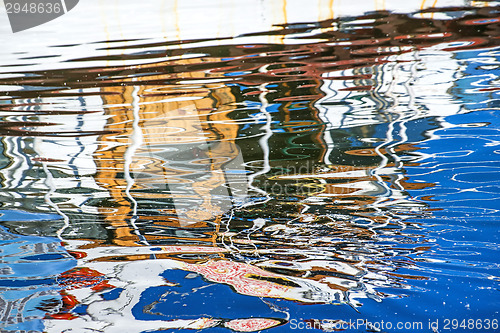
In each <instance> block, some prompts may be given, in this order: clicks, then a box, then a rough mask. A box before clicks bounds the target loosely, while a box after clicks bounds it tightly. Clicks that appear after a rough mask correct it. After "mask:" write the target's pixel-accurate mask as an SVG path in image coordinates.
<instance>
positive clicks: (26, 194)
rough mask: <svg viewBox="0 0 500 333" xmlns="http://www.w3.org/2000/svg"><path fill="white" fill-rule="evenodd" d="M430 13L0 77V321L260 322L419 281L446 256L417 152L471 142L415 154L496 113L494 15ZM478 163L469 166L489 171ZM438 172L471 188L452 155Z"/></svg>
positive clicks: (298, 28) (158, 326) (407, 289)
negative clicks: (451, 163) (1, 261)
mask: <svg viewBox="0 0 500 333" xmlns="http://www.w3.org/2000/svg"><path fill="white" fill-rule="evenodd" d="M448 11H449V13H452V14H453V15H450V16H451V17H453V18H452V19H447V20H441V19H436V18H433V17H432V15H433V14H439V13H433V12H432V11H423V12H421V13H418V14H415V15H402V14H391V13H388V12H377V13H374V14H370V15H364V16H361V17H353V18H341V19H335V20H328V21H322V22H312V23H308V24H293V25H283V27H282V30H279V31H277V32H276V31H274V32H263V33H257V34H253V35H252V36H256V37H259V36H269V35H280V36H282V37H283V43H282V44H244V43H239V42H238V40H239V39H238V38H235V40H234V45H225V46H215V45H216V44H217V40H208V41H196V40H194V41H183V42H182V47H181V45H180V44H181V43H179V45H176V44H174V43H169V44H165V45H158V44H157V43H153V44H145V43H144V42H142V41H137V43H136V44H133V45H131V44H128V46H113V47H109V46H107V49H108V50H116V49H118V50H120V51H121V52H122V53H123V54H122V55H121V56H120V59H122V60H126V61H129V64H128V65H127V66H107V67H88V68H84V69H82V68H79V67H81V66H75V68H69V69H64V70H58V71H56V70H46V71H34V72H29V71H22V70H20V71H18V72H16V73H14V74H13V76H12V77H4V78H2V79H0V86H8V87H15V88H16V89H5V92H4V94H3V96H4V97H3V98H2V99H1V100H0V101H1V102H0V117H1V118H2V119H1V122H0V134H1V135H2V141H1V143H2V144H1V145H0V149H1V155H0V166H1V168H0V184H1V192H0V196H1V204H0V208H1V210H0V214H1V216H0V221H1V222H2V225H3V226H4V227H5V228H6V229H5V230H4V231H2V234H1V235H0V236H1V237H3V238H2V241H3V242H2V254H3V255H4V256H6V257H9V258H13V259H12V260H14V261H15V262H14V261H13V262H10V261H7V264H8V265H5V266H3V267H2V269H1V272H2V273H1V274H2V276H3V277H2V278H1V279H0V282H1V288H2V289H1V290H2V293H3V295H4V296H2V298H1V299H0V301H1V302H2V304H9V306H8V307H4V308H6V309H8V310H4V312H3V313H1V312H0V314H1V315H2V316H0V317H1V318H6V319H2V321H3V323H4V327H5V328H6V329H7V330H9V331H15V330H17V329H25V330H28V329H30V330H34V331H42V330H45V331H51V332H52V331H53V332H55V331H63V330H72V329H73V330H74V329H75V327H79V328H82V329H83V328H85V329H86V330H98V331H106V332H113V331H120V330H121V331H123V330H125V331H127V332H142V331H148V330H149V331H152V330H168V329H181V328H186V329H204V328H213V327H226V328H230V329H233V330H235V331H258V330H262V329H266V328H271V327H275V326H279V327H282V328H283V327H286V326H284V324H286V323H287V321H288V320H290V318H296V317H297V316H299V315H302V314H305V315H306V316H309V317H310V318H315V319H321V318H319V317H321V316H322V317H323V318H326V317H325V316H330V315H331V311H340V310H331V306H337V305H342V304H344V305H349V306H350V307H349V308H354V309H357V311H361V310H360V309H362V308H363V306H364V305H366V304H370V303H369V301H368V300H374V301H376V302H381V301H382V300H385V299H393V298H394V299H398V298H402V297H410V296H411V295H413V294H415V293H418V292H421V291H424V290H426V288H427V287H424V286H423V285H422V284H421V283H420V282H422V281H423V282H424V283H427V281H432V280H436V279H438V277H439V276H438V275H437V274H435V273H434V274H433V273H429V270H428V269H427V267H429V266H428V265H432V264H437V263H439V264H441V263H442V262H443V259H442V258H438V257H433V256H434V253H436V252H438V250H437V249H436V248H437V247H441V248H442V249H445V246H443V245H442V244H439V245H436V236H430V235H429V234H428V232H429V233H431V231H429V230H427V229H426V228H431V227H429V226H428V222H426V220H428V219H429V218H431V217H437V216H440V215H439V214H440V210H442V209H444V208H443V207H438V208H436V207H435V206H433V202H435V201H436V200H437V199H433V197H432V196H433V195H435V194H436V193H438V194H439V191H440V190H441V189H442V187H438V181H435V180H433V178H432V177H426V175H428V174H432V173H433V172H438V171H436V169H437V168H439V167H440V166H439V165H436V164H433V163H434V162H432V161H429V156H431V154H433V155H432V156H431V157H432V158H440V157H445V158H448V157H451V158H454V157H457V158H462V157H466V156H468V155H467V154H468V152H474V151H475V150H476V149H477V147H475V148H474V149H472V148H471V149H470V150H461V151H458V152H457V151H451V152H449V151H443V150H439V149H438V151H437V152H426V150H425V149H423V148H429V149H430V150H432V147H426V145H431V146H432V142H433V141H436V140H438V141H439V140H443V138H441V137H440V136H439V135H440V134H438V133H439V131H442V130H444V129H449V128H452V127H453V126H452V125H451V124H450V119H452V118H450V117H453V116H456V115H463V114H468V113H469V112H471V111H475V112H476V113H477V114H479V113H480V112H481V111H487V110H489V109H492V108H494V107H497V106H498V105H497V104H498V103H497V101H498V98H497V97H496V95H494V94H495V93H496V91H497V88H496V86H497V85H498V72H497V71H490V69H492V68H493V67H494V68H495V69H497V68H498V50H497V48H496V47H497V46H498V41H499V39H498V29H497V25H496V23H497V21H496V20H497V18H496V16H497V15H498V10H497V9H496V8H481V9H474V8H451V9H448ZM440 13H444V12H440ZM431 14H432V15H431ZM429 16H430V17H429ZM246 37H248V36H241V37H240V38H241V39H242V40H244V38H246ZM288 41H290V42H289V43H288ZM161 46H168V47H167V48H165V50H164V49H162V51H157V50H158V47H161ZM98 47H103V45H99V44H98ZM138 49H140V50H141V53H140V54H138V53H137V50H138ZM148 50H149V51H148ZM152 50H155V51H154V52H153V51H152ZM464 50H466V51H467V52H470V53H473V55H470V54H469V56H468V57H463V58H461V56H460V55H463V54H466V53H460V52H462V51H464ZM458 51H460V52H458ZM472 57H474V58H475V60H474V61H475V64H476V63H481V66H483V69H482V70H480V71H478V72H477V73H476V72H474V71H475V70H477V69H473V70H472V69H471V68H472V67H474V66H472V65H471V64H470V62H472V60H471V58H472ZM114 58H115V56H114V55H113V56H109V57H106V56H103V57H100V58H99V59H96V58H91V57H89V58H81V59H74V60H73V61H74V62H76V63H78V64H81V63H85V62H89V63H90V62H91V61H96V60H109V61H111V60H113V59H114ZM136 60H140V61H139V62H140V64H139V63H137V64H136V63H134V61H136ZM488 66H489V67H488ZM474 68H476V67H474ZM479 87H480V88H479ZM471 89H473V93H480V94H481V95H480V96H479V97H477V98H478V100H477V101H476V100H474V99H473V100H468V99H467V98H472V97H471V96H472V93H471V91H470V90H471ZM450 92H452V93H450ZM485 118H487V119H485V120H484V121H483V120H477V122H473V123H469V124H468V127H467V128H476V127H478V128H481V127H487V126H488V124H489V123H488V122H489V121H491V119H490V118H489V117H485ZM495 135H496V136H495ZM495 135H492V136H491V138H489V139H488V140H490V143H491V144H490V146H495V145H496V144H497V143H498V140H497V139H498V138H497V134H495ZM487 137H488V134H484V138H487ZM451 139H454V138H451ZM440 142H441V141H440ZM434 149H436V148H434ZM440 149H443V148H440ZM444 149H445V150H446V147H445V148H444ZM496 154H497V155H498V153H496ZM489 158H490V160H488V161H482V163H483V164H485V165H486V167H487V168H488V169H487V170H488V171H487V172H485V173H481V172H480V175H478V177H482V176H487V177H489V178H490V179H492V180H495V179H496V178H495V179H493V178H494V177H495V176H494V173H493V172H494V171H495V170H496V169H495V168H496V166H495V167H492V165H491V164H493V163H497V161H498V157H496V156H495V155H494V153H492V154H491V156H490V157H489ZM491 162H493V163H491ZM460 167H462V166H460ZM408 170H413V173H411V172H409V171H408ZM492 170H493V171H492ZM451 171H453V169H451ZM453 177H454V179H455V180H456V181H458V182H470V183H472V184H473V185H472V186H471V187H470V188H469V189H470V191H477V188H478V187H477V184H478V180H477V178H474V175H473V173H472V172H471V170H470V169H466V170H465V171H464V172H458V173H456V174H455V175H454V176H453ZM496 180H498V179H496ZM479 184H480V185H481V186H483V185H484V184H483V183H480V182H479ZM433 191H434V192H433ZM488 191H490V192H488ZM491 191H493V192H491ZM495 191H496V190H494V189H487V191H486V192H485V193H496V194H498V191H496V192H495ZM426 193H427V194H426ZM430 193H432V195H431V194H430ZM414 194H416V195H414ZM447 202H448V203H450V202H451V201H447ZM443 206H446V204H443ZM488 208H489V209H492V210H495V209H496V208H495V207H488ZM467 209H468V212H470V211H471V210H470V207H468V208H467ZM16 214H17V215H16ZM35 214H36V216H39V217H44V218H43V219H41V218H37V219H35V218H34V216H35ZM51 214H52V215H51ZM494 214H496V211H495V212H494ZM495 216H496V215H495ZM36 236H43V238H42V237H40V238H39V239H38V238H37V239H34V237H36ZM26 237H27V238H26ZM30 237H31V238H30ZM47 237H58V238H59V239H60V240H61V241H62V245H57V244H56V243H54V241H53V240H54V239H51V238H47ZM14 239H15V240H16V241H11V240H14ZM49 240H50V242H52V243H48V242H49ZM20 242H28V245H27V248H30V247H31V246H34V248H35V249H38V248H39V247H40V246H42V245H40V244H46V243H48V244H52V245H50V246H52V247H51V248H50V249H48V250H45V251H41V250H40V251H39V250H33V251H34V252H33V251H32V252H33V253H34V254H33V253H31V252H29V251H27V253H24V252H23V253H22V254H19V253H20V252H15V251H18V248H24V247H23V246H24V245H19V244H20ZM43 246H45V245H43ZM43 246H42V247H43ZM47 246H48V245H47ZM476 246H479V247H480V245H476ZM488 246H490V245H488ZM480 250H484V249H481V248H480ZM30 251H31V250H30ZM28 252H29V253H28ZM11 253H13V254H11ZM21 255H22V257H21ZM441 255H443V253H441ZM18 257H19V258H18ZM18 261H20V262H22V263H24V264H25V263H28V264H30V265H32V262H33V261H36V262H37V263H38V262H40V263H41V264H40V265H39V266H40V267H45V266H47V267H51V269H50V270H49V269H45V268H44V269H43V272H40V273H37V276H34V275H33V273H29V274H28V273H27V272H25V271H18V270H16V266H15V265H17V264H18ZM12 267H14V270H12ZM30 267H31V266H30ZM9 269H10V270H9ZM478 274H479V275H480V274H483V273H478ZM490 276H491V275H490ZM493 279H495V277H493ZM496 279H498V278H496ZM490 280H491V279H490ZM9 293H12V294H15V295H14V296H12V295H10V294H9ZM9 295H10V296H9ZM28 299H29V300H31V299H32V300H33V302H37V303H36V305H33V306H27V305H26V306H25V305H23V306H24V307H23V306H21V305H20V304H28V303H27V302H28ZM16 302H17V303H16ZM305 304H307V305H309V306H312V307H313V306H320V305H321V306H324V310H318V308H314V309H315V310H308V309H304V305H305ZM207 305H210V306H209V307H207ZM14 308H16V309H17V310H16V311H17V312H16V311H11V309H14ZM27 309H29V310H27ZM33 309H36V311H35V310H33ZM32 310H33V311H34V312H30V313H31V315H30V316H26V313H27V312H29V311H32ZM314 311H317V312H314ZM18 313H23V315H22V316H19V315H18ZM343 315H345V312H344V313H343ZM314 316H318V317H314ZM418 316H422V314H419V315H418ZM42 319H43V320H42ZM342 319H344V320H345V319H346V317H343V318H342ZM425 320H427V319H425ZM43 325H45V328H43ZM283 329H286V328H283Z"/></svg>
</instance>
